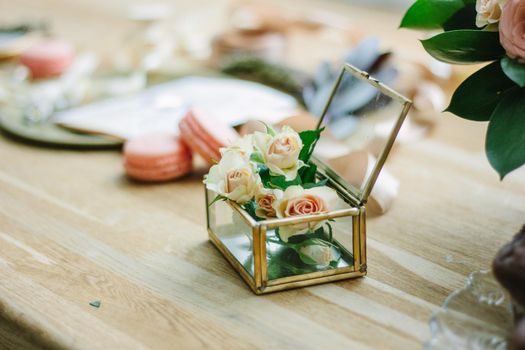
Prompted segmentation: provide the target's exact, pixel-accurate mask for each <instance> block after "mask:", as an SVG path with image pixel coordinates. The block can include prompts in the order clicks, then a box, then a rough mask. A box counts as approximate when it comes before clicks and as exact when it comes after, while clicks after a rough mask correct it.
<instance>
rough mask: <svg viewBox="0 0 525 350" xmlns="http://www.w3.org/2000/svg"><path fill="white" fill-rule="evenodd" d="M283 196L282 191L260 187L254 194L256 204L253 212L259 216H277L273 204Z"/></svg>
mask: <svg viewBox="0 0 525 350" xmlns="http://www.w3.org/2000/svg"><path fill="white" fill-rule="evenodd" d="M282 197H283V191H281V190H279V189H269V188H264V187H260V188H259V191H258V193H257V194H256V195H255V203H256V205H257V207H256V209H255V214H256V215H257V216H258V217H260V218H274V217H276V216H277V214H276V212H275V208H274V207H273V204H274V203H275V202H276V201H278V200H280V199H281V198H282Z"/></svg>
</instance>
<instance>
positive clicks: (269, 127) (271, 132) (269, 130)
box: [261, 121, 275, 137]
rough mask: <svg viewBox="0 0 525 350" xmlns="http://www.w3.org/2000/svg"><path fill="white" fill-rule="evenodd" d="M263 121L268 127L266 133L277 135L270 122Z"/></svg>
mask: <svg viewBox="0 0 525 350" xmlns="http://www.w3.org/2000/svg"><path fill="white" fill-rule="evenodd" d="M261 123H263V124H264V127H265V128H266V133H267V134H268V135H270V136H272V137H273V136H275V130H274V129H273V128H272V127H271V126H270V125H268V124H266V123H265V122H263V121H261Z"/></svg>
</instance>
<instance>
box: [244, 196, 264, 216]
mask: <svg viewBox="0 0 525 350" xmlns="http://www.w3.org/2000/svg"><path fill="white" fill-rule="evenodd" d="M242 207H243V209H244V210H246V212H247V213H248V214H250V216H251V217H252V218H254V219H255V220H257V221H260V220H261V218H260V217H258V216H257V214H255V209H256V208H257V204H256V203H255V200H254V199H252V200H250V201H248V202H246V203H244V204H243V206H242Z"/></svg>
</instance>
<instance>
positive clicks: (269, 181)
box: [258, 164, 302, 190]
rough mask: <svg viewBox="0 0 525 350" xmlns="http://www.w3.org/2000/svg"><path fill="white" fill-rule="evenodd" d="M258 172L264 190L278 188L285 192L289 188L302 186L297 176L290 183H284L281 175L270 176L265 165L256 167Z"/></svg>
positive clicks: (284, 180)
mask: <svg viewBox="0 0 525 350" xmlns="http://www.w3.org/2000/svg"><path fill="white" fill-rule="evenodd" d="M258 171H259V177H260V178H261V182H262V184H263V186H264V187H266V188H280V189H281V190H286V189H287V188H288V187H290V186H294V185H301V184H302V181H301V177H300V176H299V175H297V177H296V178H295V179H293V180H291V181H286V177H284V176H282V175H279V176H274V175H271V174H270V169H268V167H267V166H266V165H262V164H260V165H259V166H258Z"/></svg>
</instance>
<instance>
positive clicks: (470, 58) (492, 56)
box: [421, 29, 505, 64]
mask: <svg viewBox="0 0 525 350" xmlns="http://www.w3.org/2000/svg"><path fill="white" fill-rule="evenodd" d="M421 42H422V44H423V47H424V48H425V50H427V52H428V53H429V54H430V55H431V56H432V57H434V58H436V59H437V60H440V61H443V62H446V63H453V64H472V63H480V62H486V61H493V60H496V59H499V58H501V57H502V56H503V54H504V53H505V50H504V49H503V47H502V46H501V44H500V42H499V33H498V32H489V31H483V30H471V29H460V30H451V31H449V32H444V33H440V34H437V35H435V36H433V37H432V38H430V39H427V40H422V41H421Z"/></svg>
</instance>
